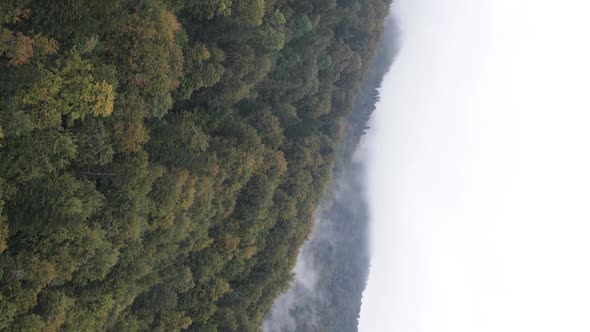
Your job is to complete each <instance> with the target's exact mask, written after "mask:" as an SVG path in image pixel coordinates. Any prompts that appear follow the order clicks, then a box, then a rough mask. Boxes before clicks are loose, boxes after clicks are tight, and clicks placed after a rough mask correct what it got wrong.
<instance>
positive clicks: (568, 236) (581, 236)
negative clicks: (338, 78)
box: [359, 0, 590, 332]
mask: <svg viewBox="0 0 590 332" xmlns="http://www.w3.org/2000/svg"><path fill="white" fill-rule="evenodd" d="M392 9H393V12H394V13H395V15H396V16H397V17H398V21H399V24H400V27H401V31H402V38H403V40H402V48H401V51H400V54H399V56H398V58H397V60H396V62H395V63H394V66H393V68H392V70H391V71H390V73H389V75H388V76H387V77H386V79H385V81H384V83H383V88H382V89H381V103H380V104H379V105H378V108H377V111H376V112H375V113H374V115H373V119H372V123H371V130H370V132H369V135H368V137H367V139H366V141H365V148H366V149H367V150H368V155H369V158H368V160H369V161H368V163H369V167H368V169H369V175H368V177H369V178H368V181H369V187H370V189H369V200H370V205H371V214H372V220H371V227H372V229H371V234H372V247H371V248H372V256H373V258H372V263H371V272H370V277H369V282H368V286H367V289H366V290H365V293H364V295H363V306H362V308H361V319H360V326H359V330H360V331H361V332H381V331H386V332H480V331H481V332H529V331H530V332H545V331H546V332H550V331H551V332H553V331H555V332H578V331H580V332H588V331H590V19H589V13H590V3H589V2H587V1H584V0H562V1H550V0H536V1H533V0H531V1H526V0H397V1H396V3H395V5H394V6H393V8H392Z"/></svg>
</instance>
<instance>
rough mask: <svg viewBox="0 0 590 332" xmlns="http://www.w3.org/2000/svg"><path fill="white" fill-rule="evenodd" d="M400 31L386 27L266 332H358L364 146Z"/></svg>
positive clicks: (365, 231) (365, 214)
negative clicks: (311, 224)
mask: <svg viewBox="0 0 590 332" xmlns="http://www.w3.org/2000/svg"><path fill="white" fill-rule="evenodd" d="M398 41H399V36H398V29H397V25H396V23H395V21H394V19H393V18H390V19H388V20H387V22H386V26H385V31H384V33H383V35H382V37H381V42H380V47H379V49H378V51H377V54H376V56H375V58H374V60H373V62H372V65H371V67H370V68H369V71H368V74H367V75H366V77H365V79H364V81H363V82H362V84H361V88H360V91H359V93H358V96H357V98H356V102H355V106H354V109H353V111H352V113H351V114H350V115H348V117H347V121H346V126H345V133H344V135H343V139H342V140H341V142H340V145H339V147H338V153H337V157H336V163H335V165H334V168H333V179H332V181H331V182H330V185H329V186H328V189H327V190H326V194H325V196H324V198H323V199H322V202H321V203H320V206H319V209H318V211H317V212H316V217H315V219H316V221H315V225H314V230H313V232H312V234H311V236H310V238H309V239H308V240H307V241H306V242H305V244H304V245H303V247H302V249H301V252H300V254H299V258H298V262H297V265H296V268H295V273H296V275H295V280H294V282H293V284H292V286H291V288H290V289H289V290H288V291H287V292H286V293H284V294H282V295H281V296H280V297H279V298H278V299H277V301H276V302H275V303H274V305H273V307H272V309H271V311H270V313H269V314H268V315H267V317H266V319H265V322H264V328H265V331H267V332H275V331H276V332H295V331H309V332H314V331H322V332H355V331H358V318H359V314H360V309H361V298H362V294H363V291H364V289H365V287H366V283H367V278H368V275H369V265H370V253H369V225H370V216H369V208H368V201H367V197H366V186H365V185H366V173H365V162H364V160H363V158H364V156H363V152H362V151H360V152H359V151H357V150H358V149H359V145H360V140H361V138H362V136H363V135H364V134H365V133H366V130H367V128H368V122H369V119H370V117H371V114H372V113H373V111H375V109H376V105H377V103H378V102H379V88H380V87H381V83H382V81H383V77H384V76H385V74H386V73H387V72H388V71H389V68H390V66H391V64H392V62H393V60H394V57H395V55H396V53H397V51H398Z"/></svg>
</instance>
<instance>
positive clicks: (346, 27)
mask: <svg viewBox="0 0 590 332" xmlns="http://www.w3.org/2000/svg"><path fill="white" fill-rule="evenodd" d="M389 2H390V1H389V0H305V1H303V0H290V1H287V0H188V1H181V0H100V1H99V0H44V1H27V0H2V1H0V267H1V269H0V330H6V331H41V330H43V331H57V330H61V331H96V330H107V331H145V330H151V331H178V330H189V331H257V330H258V329H259V327H260V324H261V322H262V320H263V318H264V316H265V314H266V312H267V311H268V310H269V309H270V307H271V305H272V303H273V301H274V299H275V298H276V297H277V296H278V295H279V294H280V293H281V292H283V291H284V290H286V289H287V288H288V286H289V282H290V280H291V278H292V272H291V271H292V269H293V267H294V264H295V260H296V257H297V253H298V250H299V247H300V246H301V244H302V243H303V241H304V240H305V239H306V237H307V236H308V234H309V232H310V229H311V225H312V221H313V213H314V210H315V208H316V206H317V204H318V202H319V200H320V198H321V196H322V193H323V192H324V190H325V188H326V186H327V183H328V181H329V180H330V178H331V176H332V166H333V164H334V161H335V158H336V152H335V151H337V149H338V143H339V141H340V139H341V137H342V134H343V131H344V125H345V120H344V119H345V117H346V115H347V114H349V113H350V112H351V110H352V108H353V104H354V100H355V96H356V95H357V93H358V90H359V83H360V81H361V80H362V78H363V76H364V75H365V72H366V71H367V68H368V66H369V64H370V62H371V58H372V56H373V53H374V52H375V50H376V47H377V43H378V39H379V35H380V34H381V31H382V30H383V19H384V17H385V16H386V15H387V13H388V6H389Z"/></svg>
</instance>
